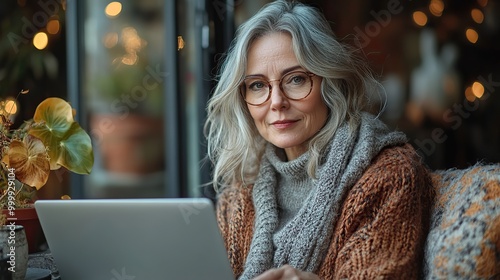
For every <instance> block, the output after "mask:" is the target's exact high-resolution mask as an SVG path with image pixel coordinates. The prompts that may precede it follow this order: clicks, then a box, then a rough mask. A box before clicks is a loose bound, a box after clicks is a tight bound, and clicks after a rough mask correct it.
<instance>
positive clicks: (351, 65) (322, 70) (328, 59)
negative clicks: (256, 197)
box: [205, 0, 380, 188]
mask: <svg viewBox="0 0 500 280" xmlns="http://www.w3.org/2000/svg"><path fill="white" fill-rule="evenodd" d="M275 32H278V33H287V34H289V35H291V37H292V44H293V50H294V53H295V56H296V57H297V60H298V62H299V64H300V65H301V66H302V67H303V68H304V69H306V70H307V71H309V72H312V73H314V74H316V75H317V76H320V77H322V83H321V95H322V98H323V101H324V102H325V104H326V105H327V107H328V108H329V115H328V119H327V122H326V124H325V126H324V127H323V128H322V129H321V130H320V131H319V132H318V133H317V134H316V135H315V136H314V137H313V138H311V140H310V141H309V152H310V155H311V156H310V160H309V163H308V167H307V168H308V170H307V171H308V174H309V175H310V176H311V177H313V178H314V177H315V173H316V169H317V167H318V165H319V164H320V160H321V155H322V152H323V151H324V149H325V148H326V147H327V145H328V143H329V141H330V139H331V138H332V137H333V135H334V134H335V131H336V130H337V127H338V126H339V125H340V124H341V123H343V122H344V121H348V122H349V125H350V127H351V128H352V129H354V128H355V127H356V126H357V124H358V122H359V118H360V113H361V110H362V109H363V108H364V106H365V104H366V102H367V93H368V92H369V91H371V90H377V88H379V86H380V84H379V83H378V82H377V81H376V79H375V78H374V77H373V75H372V74H371V72H370V71H369V69H368V67H367V66H366V64H365V62H364V61H363V60H362V59H361V58H360V57H359V56H357V55H356V54H355V51H354V50H352V49H351V48H349V47H348V46H347V45H343V44H341V43H339V42H338V41H337V40H336V39H335V35H334V34H333V31H332V30H331V28H330V25H329V23H328V21H327V20H326V19H325V18H324V16H323V15H322V14H321V13H320V12H319V11H318V10H317V9H315V8H313V7H310V6H306V5H304V4H301V3H298V2H295V1H293V2H287V1H283V0H279V1H275V2H272V3H270V4H267V5H266V6H264V7H263V8H262V9H261V10H260V11H259V12H258V13H257V14H256V15H254V16H253V17H252V18H250V19H249V20H248V21H247V22H245V23H244V24H242V25H241V26H240V27H239V28H238V30H237V32H236V38H235V40H233V42H232V45H231V47H230V49H229V51H228V53H227V56H226V57H225V60H224V62H223V64H222V65H221V68H220V71H219V76H218V84H217V86H216V88H215V90H214V93H213V96H212V97H211V99H210V101H209V103H208V108H207V110H208V116H207V121H206V123H205V135H206V137H207V145H208V154H207V156H208V158H209V159H210V160H211V161H212V163H213V164H214V166H213V168H214V170H213V177H212V183H213V185H214V187H215V188H217V187H219V186H222V187H224V186H226V185H229V184H235V183H239V184H242V185H247V184H252V183H253V182H254V180H255V178H256V175H257V173H258V167H259V160H260V158H261V156H262V154H263V152H264V147H265V143H266V142H265V140H264V139H263V138H262V137H261V136H260V134H259V132H258V131H257V128H256V127H255V124H254V122H253V119H252V117H251V116H250V113H249V111H248V108H247V105H246V103H245V102H244V100H243V98H242V96H241V95H240V93H239V87H240V85H241V83H242V81H243V78H244V76H245V71H246V65H247V53H248V49H249V47H250V46H251V44H252V43H253V42H254V41H255V40H256V39H257V38H259V37H262V36H264V35H266V34H270V33H275Z"/></svg>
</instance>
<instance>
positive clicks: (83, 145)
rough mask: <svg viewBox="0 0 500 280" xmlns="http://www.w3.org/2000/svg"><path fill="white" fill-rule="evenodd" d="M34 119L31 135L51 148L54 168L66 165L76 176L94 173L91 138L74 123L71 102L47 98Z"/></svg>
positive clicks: (51, 167) (50, 153)
mask: <svg viewBox="0 0 500 280" xmlns="http://www.w3.org/2000/svg"><path fill="white" fill-rule="evenodd" d="M33 120H34V121H35V124H34V125H32V126H31V128H30V129H29V134H31V135H34V136H36V137H38V138H40V139H41V140H42V141H43V143H44V144H45V146H46V147H47V148H48V154H49V157H50V169H52V170H56V169H59V168H60V167H61V166H64V167H66V168H67V169H68V170H69V171H72V172H75V173H79V174H89V173H90V171H91V170H92V166H93V165H94V154H93V151H92V143H91V140H90V136H89V135H88V134H87V132H85V130H83V129H82V128H81V127H80V125H79V124H78V123H77V122H75V121H74V120H73V109H72V108H71V105H69V103H68V102H66V101H64V100H63V99H60V98H54V97H52V98H47V99H46V100H44V101H43V102H42V103H40V105H38V107H37V109H36V111H35V115H34V117H33Z"/></svg>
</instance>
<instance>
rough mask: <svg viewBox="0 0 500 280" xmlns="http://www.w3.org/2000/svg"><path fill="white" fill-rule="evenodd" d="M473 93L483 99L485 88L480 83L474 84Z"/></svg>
mask: <svg viewBox="0 0 500 280" xmlns="http://www.w3.org/2000/svg"><path fill="white" fill-rule="evenodd" d="M472 93H473V94H474V96H475V97H477V98H481V97H483V94H484V86H483V84H481V83H480V82H474V83H473V84H472Z"/></svg>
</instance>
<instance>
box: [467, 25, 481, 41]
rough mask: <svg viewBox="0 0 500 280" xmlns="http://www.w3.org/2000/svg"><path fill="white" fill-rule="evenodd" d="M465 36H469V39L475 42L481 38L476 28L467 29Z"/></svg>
mask: <svg viewBox="0 0 500 280" xmlns="http://www.w3.org/2000/svg"><path fill="white" fill-rule="evenodd" d="M465 36H466V37H467V40H469V42H471V43H473V44H475V43H476V42H477V40H478V39H479V35H478V34H477V32H476V30H474V29H472V28H469V29H467V31H465Z"/></svg>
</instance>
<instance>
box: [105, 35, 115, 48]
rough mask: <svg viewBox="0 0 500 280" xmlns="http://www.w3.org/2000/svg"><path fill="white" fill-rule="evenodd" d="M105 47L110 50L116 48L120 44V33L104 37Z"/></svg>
mask: <svg viewBox="0 0 500 280" xmlns="http://www.w3.org/2000/svg"><path fill="white" fill-rule="evenodd" d="M103 43H104V46H105V47H106V48H108V49H111V48H113V47H115V46H116V45H117V44H118V33H116V32H110V33H108V34H106V36H104V39H103Z"/></svg>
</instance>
